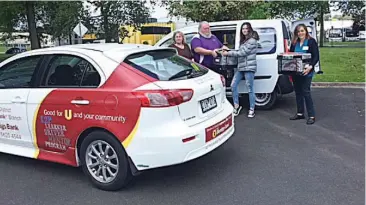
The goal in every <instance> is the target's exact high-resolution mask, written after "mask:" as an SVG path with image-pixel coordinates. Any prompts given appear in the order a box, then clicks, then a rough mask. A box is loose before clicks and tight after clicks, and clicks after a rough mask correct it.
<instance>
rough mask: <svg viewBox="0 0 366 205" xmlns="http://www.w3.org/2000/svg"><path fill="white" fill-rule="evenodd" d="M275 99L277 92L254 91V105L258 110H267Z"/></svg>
mask: <svg viewBox="0 0 366 205" xmlns="http://www.w3.org/2000/svg"><path fill="white" fill-rule="evenodd" d="M276 100H277V92H276V90H274V91H273V92H272V93H256V94H255V107H256V108H257V109H260V110H269V109H271V108H272V107H273V105H274V104H275V103H276Z"/></svg>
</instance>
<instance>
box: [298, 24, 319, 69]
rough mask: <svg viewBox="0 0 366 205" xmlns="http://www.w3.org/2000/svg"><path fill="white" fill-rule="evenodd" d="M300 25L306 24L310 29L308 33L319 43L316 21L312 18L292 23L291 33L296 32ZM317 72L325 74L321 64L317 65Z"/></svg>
mask: <svg viewBox="0 0 366 205" xmlns="http://www.w3.org/2000/svg"><path fill="white" fill-rule="evenodd" d="M299 24H305V25H306V27H308V31H309V34H310V36H311V37H313V38H314V39H315V40H316V41H318V35H317V31H316V22H315V19H313V18H310V19H303V20H298V21H292V24H291V32H294V30H295V28H296V26H297V25H299ZM319 57H320V56H319ZM315 72H317V73H323V72H322V71H321V68H320V64H319V62H318V63H317V64H316V65H315Z"/></svg>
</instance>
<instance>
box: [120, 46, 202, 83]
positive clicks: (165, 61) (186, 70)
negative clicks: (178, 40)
mask: <svg viewBox="0 0 366 205" xmlns="http://www.w3.org/2000/svg"><path fill="white" fill-rule="evenodd" d="M124 62H125V63H127V64H128V65H130V66H132V67H134V68H135V69H137V70H139V71H141V72H143V73H145V74H147V75H149V76H151V77H153V78H155V79H157V80H161V81H169V80H184V79H190V78H195V77H199V76H202V75H204V74H206V73H207V72H208V69H207V68H205V67H202V66H201V65H199V64H197V63H194V62H192V61H190V60H188V59H185V58H183V57H181V56H179V55H177V53H176V51H175V50H173V49H166V50H154V51H146V52H142V53H136V54H132V55H130V56H128V57H127V58H126V59H125V60H124Z"/></svg>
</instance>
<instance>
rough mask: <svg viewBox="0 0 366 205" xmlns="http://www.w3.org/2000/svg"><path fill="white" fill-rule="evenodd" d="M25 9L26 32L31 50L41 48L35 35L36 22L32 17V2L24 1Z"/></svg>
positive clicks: (33, 16)
mask: <svg viewBox="0 0 366 205" xmlns="http://www.w3.org/2000/svg"><path fill="white" fill-rule="evenodd" d="M25 7H26V11H27V21H28V31H29V36H30V41H31V49H32V50H33V49H38V48H40V47H41V46H40V43H39V39H38V35H37V28H36V20H35V15H34V2H32V1H26V2H25Z"/></svg>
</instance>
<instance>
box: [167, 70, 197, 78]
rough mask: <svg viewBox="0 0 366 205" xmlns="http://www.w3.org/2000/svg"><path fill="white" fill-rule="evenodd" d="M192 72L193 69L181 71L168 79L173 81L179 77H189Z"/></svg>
mask: <svg viewBox="0 0 366 205" xmlns="http://www.w3.org/2000/svg"><path fill="white" fill-rule="evenodd" d="M192 72H193V68H190V69H187V70H182V71H180V72H178V73H176V74H175V75H173V76H172V77H170V78H169V80H173V79H176V78H181V77H184V76H190V75H191V74H192Z"/></svg>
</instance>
